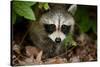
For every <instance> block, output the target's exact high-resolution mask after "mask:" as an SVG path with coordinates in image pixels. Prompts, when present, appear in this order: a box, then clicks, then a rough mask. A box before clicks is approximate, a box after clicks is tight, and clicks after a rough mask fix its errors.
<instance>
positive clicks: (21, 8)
mask: <svg viewBox="0 0 100 67" xmlns="http://www.w3.org/2000/svg"><path fill="white" fill-rule="evenodd" d="M13 9H14V11H15V12H16V14H18V15H20V16H24V17H25V18H27V19H30V20H36V19H35V14H34V12H33V10H32V9H31V7H30V6H29V4H27V5H26V3H25V2H22V1H20V2H19V1H18V2H17V1H15V2H14V1H13Z"/></svg>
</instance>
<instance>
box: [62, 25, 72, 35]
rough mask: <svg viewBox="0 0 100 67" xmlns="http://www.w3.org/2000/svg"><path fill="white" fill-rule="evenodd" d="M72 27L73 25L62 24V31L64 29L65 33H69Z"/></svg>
mask: <svg viewBox="0 0 100 67" xmlns="http://www.w3.org/2000/svg"><path fill="white" fill-rule="evenodd" d="M70 27H71V26H67V25H62V26H61V31H62V32H63V33H64V34H67V33H69V31H70Z"/></svg>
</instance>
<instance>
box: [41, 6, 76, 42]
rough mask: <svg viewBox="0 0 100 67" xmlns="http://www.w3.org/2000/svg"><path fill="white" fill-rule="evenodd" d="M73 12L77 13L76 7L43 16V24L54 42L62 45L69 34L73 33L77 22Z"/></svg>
mask: <svg viewBox="0 0 100 67" xmlns="http://www.w3.org/2000/svg"><path fill="white" fill-rule="evenodd" d="M72 10H73V11H74V12H75V10H76V5H72V6H71V7H70V8H69V9H68V11H62V10H57V11H51V12H48V13H46V14H45V15H43V16H42V18H41V22H42V23H43V24H44V28H45V31H46V32H47V33H48V37H49V38H50V39H51V40H53V41H54V42H56V43H61V42H62V41H63V40H64V39H65V38H66V37H67V35H68V33H72V32H73V28H74V24H75V20H74V18H73V16H72V14H73V12H72ZM69 12H70V13H69Z"/></svg>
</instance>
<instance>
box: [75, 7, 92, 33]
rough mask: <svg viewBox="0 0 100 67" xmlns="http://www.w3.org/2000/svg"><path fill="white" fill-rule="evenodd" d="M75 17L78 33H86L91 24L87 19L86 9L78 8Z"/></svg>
mask: <svg viewBox="0 0 100 67" xmlns="http://www.w3.org/2000/svg"><path fill="white" fill-rule="evenodd" d="M76 17H77V19H78V23H79V26H80V31H81V32H87V31H88V30H89V29H90V28H91V23H90V21H89V20H90V19H89V16H88V10H87V9H86V7H79V8H78V11H77V14H76Z"/></svg>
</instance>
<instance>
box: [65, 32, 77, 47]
mask: <svg viewBox="0 0 100 67" xmlns="http://www.w3.org/2000/svg"><path fill="white" fill-rule="evenodd" d="M68 45H73V46H76V45H77V44H76V42H75V41H74V39H73V37H72V34H71V33H69V34H68V35H67V36H66V38H65V39H64V46H65V47H66V46H68Z"/></svg>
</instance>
